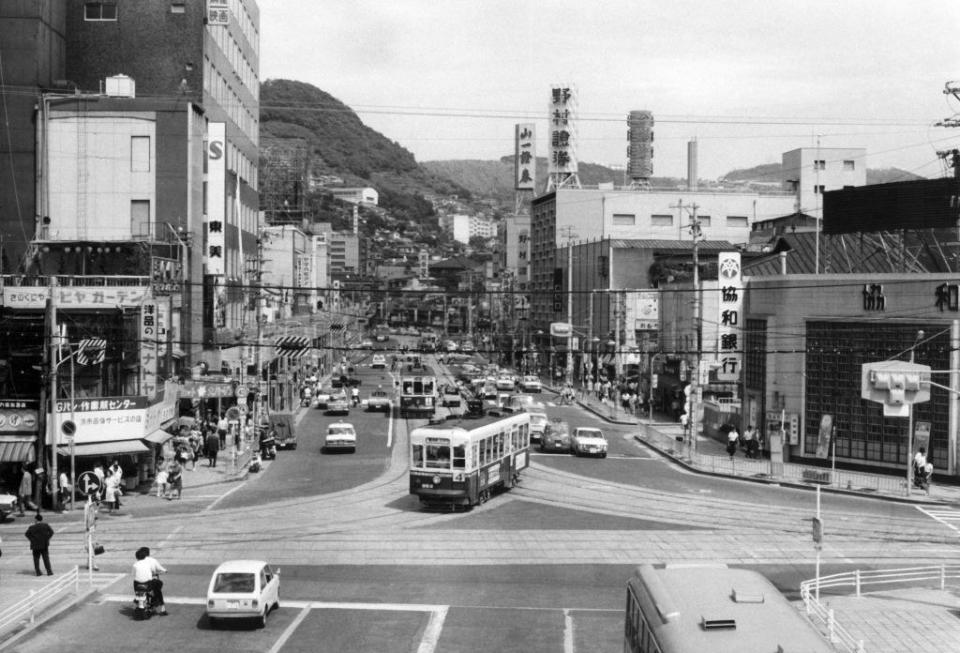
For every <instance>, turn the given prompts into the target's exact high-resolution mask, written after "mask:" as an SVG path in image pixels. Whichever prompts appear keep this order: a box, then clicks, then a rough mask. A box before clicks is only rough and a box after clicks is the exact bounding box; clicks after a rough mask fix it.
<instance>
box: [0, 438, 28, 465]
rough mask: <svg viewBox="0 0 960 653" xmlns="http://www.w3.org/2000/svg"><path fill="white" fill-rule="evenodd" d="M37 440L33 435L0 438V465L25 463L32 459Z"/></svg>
mask: <svg viewBox="0 0 960 653" xmlns="http://www.w3.org/2000/svg"><path fill="white" fill-rule="evenodd" d="M36 442H37V438H36V436H33V435H4V436H0V463H25V462H30V461H32V460H33V459H34V447H35V445H36Z"/></svg>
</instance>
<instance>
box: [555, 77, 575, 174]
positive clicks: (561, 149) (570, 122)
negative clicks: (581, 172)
mask: <svg viewBox="0 0 960 653" xmlns="http://www.w3.org/2000/svg"><path fill="white" fill-rule="evenodd" d="M576 117H577V93H576V88H574V87H573V86H569V85H560V86H554V87H552V88H551V89H550V161H549V162H548V169H549V173H550V175H556V176H558V177H560V178H563V177H565V176H568V175H572V174H576V172H577V133H576Z"/></svg>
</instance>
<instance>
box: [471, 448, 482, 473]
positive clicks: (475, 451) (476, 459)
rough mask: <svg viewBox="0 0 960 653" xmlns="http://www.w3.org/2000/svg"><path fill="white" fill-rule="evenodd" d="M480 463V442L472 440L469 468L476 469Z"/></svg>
mask: <svg viewBox="0 0 960 653" xmlns="http://www.w3.org/2000/svg"><path fill="white" fill-rule="evenodd" d="M479 465H480V444H479V443H478V442H474V443H473V444H472V445H470V469H476V468H477V467H478V466H479Z"/></svg>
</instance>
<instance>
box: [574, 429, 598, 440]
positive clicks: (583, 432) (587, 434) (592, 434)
mask: <svg viewBox="0 0 960 653" xmlns="http://www.w3.org/2000/svg"><path fill="white" fill-rule="evenodd" d="M577 435H578V436H580V437H581V438H602V437H603V433H601V432H600V431H592V430H589V429H580V432H579V433H577Z"/></svg>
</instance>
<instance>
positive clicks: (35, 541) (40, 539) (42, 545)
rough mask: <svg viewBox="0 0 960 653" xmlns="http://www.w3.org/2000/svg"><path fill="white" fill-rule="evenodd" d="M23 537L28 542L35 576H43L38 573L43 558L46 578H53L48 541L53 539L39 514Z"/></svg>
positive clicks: (51, 531)
mask: <svg viewBox="0 0 960 653" xmlns="http://www.w3.org/2000/svg"><path fill="white" fill-rule="evenodd" d="M25 535H26V536H27V539H28V540H30V552H31V553H32V554H33V569H34V571H36V572H37V576H42V575H43V574H41V573H40V559H41V558H43V566H44V567H46V569H47V576H53V571H52V570H51V569H50V540H51V539H52V538H53V529H52V528H50V524H48V523H46V522H45V521H43V515H41V514H40V513H39V512H38V513H37V516H36V517H34V522H33V524H31V525H30V528H28V529H27V532H26V533H25Z"/></svg>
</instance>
